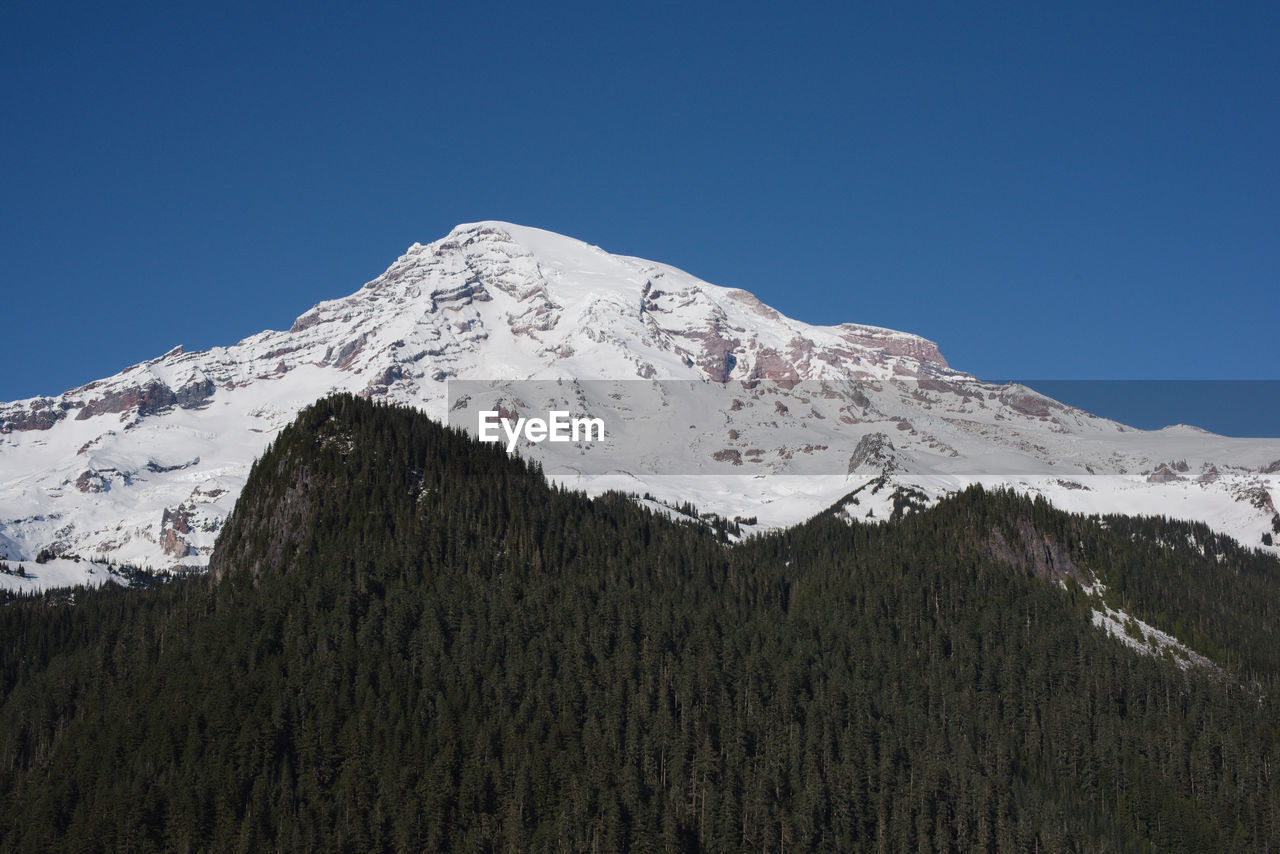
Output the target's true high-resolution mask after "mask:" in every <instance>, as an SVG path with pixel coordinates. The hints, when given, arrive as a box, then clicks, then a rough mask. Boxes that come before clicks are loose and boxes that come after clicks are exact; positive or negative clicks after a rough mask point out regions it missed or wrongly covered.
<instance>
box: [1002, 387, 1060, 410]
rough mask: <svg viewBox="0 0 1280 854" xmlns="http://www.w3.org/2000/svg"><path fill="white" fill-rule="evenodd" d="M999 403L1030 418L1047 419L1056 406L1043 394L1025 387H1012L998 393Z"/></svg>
mask: <svg viewBox="0 0 1280 854" xmlns="http://www.w3.org/2000/svg"><path fill="white" fill-rule="evenodd" d="M1000 402H1001V403H1003V404H1004V405H1005V406H1007V407H1009V408H1010V409H1012V410H1014V411H1016V412H1021V413H1022V414H1023V415H1030V416H1031V417H1032V418H1048V417H1050V416H1051V415H1052V414H1053V407H1054V406H1056V405H1057V404H1056V403H1055V402H1054V401H1053V400H1050V399H1049V398H1047V397H1045V396H1044V395H1043V394H1040V393H1038V392H1035V391H1032V390H1031V389H1029V388H1026V387H1025V386H1020V385H1012V386H1009V387H1007V388H1005V389H1002V390H1001V391H1000Z"/></svg>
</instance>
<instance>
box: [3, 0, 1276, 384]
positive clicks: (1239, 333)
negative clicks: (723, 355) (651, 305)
mask: <svg viewBox="0 0 1280 854" xmlns="http://www.w3.org/2000/svg"><path fill="white" fill-rule="evenodd" d="M1278 44H1280V4H1276V3H1274V2H1266V3H1255V4H1243V3H1226V4H1218V5H1217V6H1215V7H1213V8H1211V7H1210V5H1209V4H1205V3H1194V4H1180V3H1170V2H1159V3H1150V4H1143V5H1134V4H1128V3H1112V2H1106V3H1071V4H1065V3H1064V4H1055V5H1054V8H1050V4H1041V3H1026V2H1017V3H1007V4H993V3H967V4H959V3H912V2H906V3H902V2H895V3H887V2H886V3H877V4H862V3H852V4H851V3H842V4H829V5H828V4H823V5H793V4H779V3H769V4H753V3H735V4H724V5H712V4H697V3H694V4H689V3H670V4H641V3H637V4H626V5H623V4H606V3H589V4H587V3H584V4H574V5H570V4H541V3H520V4H502V3H486V4H463V3H452V4H429V3H415V4H404V5H396V4H349V5H339V4H332V3H325V2H310V3H297V4H262V3H254V4H228V5H224V4H213V3H205V4H193V3H180V4H172V5H170V4H158V3H151V4H147V3H143V4H123V3H85V4H59V3H50V2H27V1H26V0H10V2H7V3H5V4H4V5H3V7H0V126H2V127H3V130H0V156H2V158H3V164H4V166H3V169H2V170H0V201H2V202H3V204H0V283H2V284H0V287H2V288H3V291H2V294H3V305H2V308H0V312H2V313H0V318H3V330H4V338H5V346H4V347H3V355H0V399H2V400H8V399H14V398H18V397H25V396H30V395H35V394H50V393H57V392H60V391H62V390H63V389H65V388H68V387H70V386H74V385H78V384H81V383H84V382H87V381H89V380H92V379H95V378H97V377H100V376H105V375H108V374H111V373H114V372H115V371H117V370H119V369H120V368H122V367H124V366H125V365H128V364H131V363H133V362H137V361H140V360H143V359H146V358H150V357H153V356H156V355H159V354H160V353H163V352H164V351H165V350H167V349H168V348H169V347H171V346H173V345H175V344H183V345H185V346H187V347H188V348H189V349H194V348H204V347H208V346H212V345H215V344H229V343H233V342H235V341H237V340H239V339H240V338H242V337H244V336H246V335H249V334H252V333H254V332H257V331H259V330H261V329H265V328H277V329H278V328H285V327H288V325H289V324H290V323H291V322H292V320H293V318H294V317H296V316H297V315H299V314H301V313H302V312H303V311H305V310H306V309H307V308H308V307H310V306H311V305H312V304H314V303H315V302H317V301H319V300H321V299H327V298H333V297H337V296H341V295H344V294H347V293H349V292H351V291H353V290H355V289H356V288H357V287H359V286H360V285H361V284H362V283H363V282H365V281H367V280H369V279H371V278H373V277H375V276H376V275H378V274H379V273H380V272H381V271H382V270H383V269H384V268H385V267H386V266H387V265H389V264H390V263H391V262H392V261H393V260H394V259H395V258H396V256H398V255H399V254H400V253H401V252H402V251H403V250H404V249H405V247H406V246H408V245H409V244H410V243H412V242H413V241H422V242H427V241H430V240H433V239H435V238H437V237H440V236H441V235H443V234H444V233H446V232H447V231H448V230H449V229H450V228H451V227H452V226H453V225H455V224H456V223H458V222H467V221H473V220H477V219H506V220H511V221H514V222H519V223H524V224H528V225H534V226H539V227H542V228H549V229H552V230H555V231H560V232H564V233H566V234H570V235H573V236H576V237H580V238H583V239H585V240H588V241H590V242H592V243H596V244H598V245H600V246H602V247H604V248H606V249H608V250H610V251H613V252H622V253H627V254H634V255H641V256H645V257H648V258H653V259H656V260H661V261H665V262H668V263H672V264H675V265H676V266H679V267H682V268H684V269H687V270H689V271H690V272H692V273H695V274H697V275H699V276H702V277H703V278H705V279H708V280H710V281H712V282H715V283H717V284H724V285H734V286H739V287H743V288H746V289H748V290H750V291H753V292H755V293H756V294H757V295H759V296H760V297H761V298H762V299H763V300H765V301H766V302H768V303H770V304H772V305H774V306H775V307H777V308H779V309H780V310H782V311H783V312H785V313H787V314H790V315H792V316H795V317H798V318H801V319H803V320H806V321H810V322H817V323H838V322H841V321H856V322H862V323H870V324H877V325H882V326H889V327H893V328H897V329H903V330H907V331H911V332H916V333H919V334H921V335H925V336H927V337H929V338H932V339H934V340H936V341H938V342H939V344H940V346H941V348H942V351H943V353H944V354H945V355H946V356H947V357H948V358H949V359H950V360H951V363H952V364H953V366H955V367H957V368H960V369H963V370H967V371H970V372H973V373H976V374H978V375H979V376H983V377H988V378H991V377H1009V376H1021V377H1037V378H1064V379H1081V378H1088V379H1093V378H1107V379H1113V378H1123V379H1134V378H1139V379H1188V378H1195V379H1203V378H1207V379H1277V378H1280V347H1278V346H1277V329H1280V295H1278V292H1280V287H1277V285H1278V284H1280V49H1278V48H1277V45H1278Z"/></svg>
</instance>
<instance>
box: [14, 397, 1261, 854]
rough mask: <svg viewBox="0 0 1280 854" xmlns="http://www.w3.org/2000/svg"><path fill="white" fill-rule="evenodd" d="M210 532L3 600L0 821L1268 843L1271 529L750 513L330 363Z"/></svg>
mask: <svg viewBox="0 0 1280 854" xmlns="http://www.w3.org/2000/svg"><path fill="white" fill-rule="evenodd" d="M1041 550H1043V552H1042V551H1041ZM1202 553H1203V554H1202ZM1045 555H1048V556H1049V558H1051V559H1052V560H1048V559H1047V558H1046V557H1045ZM1047 560H1048V563H1047V562H1046V561H1047ZM1049 563H1052V564H1053V566H1054V569H1052V571H1046V569H1045V568H1046V566H1048V564H1049ZM1068 565H1070V566H1071V567H1074V568H1075V571H1078V573H1079V574H1080V575H1081V577H1093V576H1094V575H1096V578H1097V579H1098V580H1101V581H1103V582H1104V583H1105V584H1106V587H1107V591H1108V592H1107V594H1106V595H1107V596H1108V597H1110V601H1111V604H1112V606H1113V607H1117V606H1119V607H1123V608H1125V609H1126V610H1127V611H1129V612H1130V613H1132V614H1134V615H1137V616H1140V617H1143V618H1145V619H1148V620H1149V621H1151V622H1153V623H1155V624H1157V625H1161V626H1162V627H1165V628H1166V629H1169V630H1171V631H1174V632H1175V633H1176V634H1177V635H1178V636H1179V637H1180V638H1181V639H1182V640H1183V641H1185V642H1187V643H1189V644H1190V645H1191V646H1192V647H1194V648H1195V649H1197V650H1198V651H1199V652H1201V653H1204V654H1205V655H1207V656H1209V657H1210V658H1212V659H1213V660H1214V661H1216V662H1217V663H1218V665H1219V667H1217V668H1211V667H1191V668H1188V669H1185V670H1184V669H1183V668H1182V667H1180V666H1179V665H1178V664H1177V663H1176V662H1174V661H1172V660H1169V659H1167V658H1162V657H1159V656H1147V655H1142V654H1139V653H1137V652H1135V651H1134V650H1132V649H1129V648H1127V647H1125V646H1123V645H1122V644H1121V643H1119V642H1118V641H1116V640H1114V639H1111V638H1109V637H1107V636H1106V635H1105V634H1103V633H1102V632H1101V631H1099V630H1098V629H1096V628H1094V627H1093V626H1092V623H1091V614H1092V611H1093V609H1094V608H1095V607H1099V603H1098V602H1097V601H1096V600H1095V599H1092V598H1091V597H1090V596H1089V594H1088V593H1087V591H1086V590H1085V589H1083V588H1082V587H1081V585H1080V584H1079V583H1077V581H1076V577H1075V574H1073V571H1065V570H1063V567H1066V566H1068ZM213 570H214V572H213V573H212V574H211V576H210V577H208V578H191V579H187V580H181V581H175V582H173V583H171V584H168V585H165V586H162V587H160V588H158V589H153V590H132V591H130V590H118V589H114V590H112V589H104V590H100V591H92V592H77V593H76V594H75V596H74V599H69V598H68V597H67V596H66V595H49V596H45V597H41V598H38V599H22V600H15V601H12V602H10V603H9V604H8V605H7V606H5V607H3V608H0V638H2V639H3V646H2V648H0V693H2V697H3V702H0V768H3V773H2V774H0V848H3V849H5V850H15V851H16V850H22V851H79V850H83V851H90V850H128V851H161V850H166V851H272V850H283V851H317V850H325V851H353V852H355V851H446V850H453V851H485V850H489V851H624V850H630V851H699V850H706V851H782V850H794V851H802V850H803V851H841V850H844V851H895V852H896V851H912V852H915V851H947V850H950V851H993V852H994V851H1142V850H1149V851H1209V850H1233V851H1234V850H1238V851H1246V850H1256V851H1266V850H1275V849H1277V848H1278V847H1280V798H1278V797H1277V782H1276V781H1274V780H1273V768H1276V767H1277V766H1278V765H1280V716H1278V715H1277V712H1276V705H1275V698H1276V696H1277V693H1276V688H1277V687H1280V686H1278V684H1277V677H1280V650H1278V649H1277V644H1276V642H1275V636H1274V629H1273V626H1274V623H1275V616H1276V608H1277V604H1278V603H1280V587H1278V584H1277V582H1278V580H1280V579H1278V578H1277V575H1278V574H1280V567H1278V566H1277V564H1276V562H1275V561H1274V560H1270V559H1267V558H1263V557H1259V556H1257V555H1256V554H1253V553H1249V552H1246V551H1244V550H1241V549H1239V548H1238V547H1235V546H1233V545H1232V544H1230V543H1227V542H1221V541H1218V540H1216V539H1213V538H1212V537H1210V536H1209V535H1208V534H1207V533H1205V532H1204V531H1201V530H1200V529H1195V528H1190V527H1187V526H1179V525H1174V524H1171V523H1167V522H1159V521H1134V520H1123V519H1111V520H1107V524H1106V525H1105V526H1103V525H1099V524H1098V523H1097V522H1095V521H1092V520H1086V519H1082V518H1078V517H1072V516H1068V515H1066V514H1063V513H1060V512H1057V511H1054V510H1052V509H1051V508H1049V507H1047V506H1046V505H1044V504H1043V503H1035V502H1032V501H1030V500H1028V499H1025V498H1020V497H1016V496H1012V495H1009V494H1003V493H1001V494H989V493H984V492H982V491H980V490H972V491H969V492H966V493H963V494H961V495H959V496H956V497H954V498H952V499H949V500H947V501H945V502H943V503H942V504H941V505H939V506H937V507H935V508H933V509H931V510H929V511H926V512H923V513H920V514H917V515H912V516H908V517H907V518H905V519H903V520H901V521H899V522H896V523H894V524H892V525H884V526H876V527H862V526H852V527H851V526H849V525H847V524H845V523H843V522H841V521H839V520H837V519H834V518H830V517H825V518H818V519H815V520H813V521H812V522H810V523H808V524H807V525H804V526H801V527H799V528H797V529H794V530H792V531H788V532H784V533H779V534H776V535H770V536H767V537H762V538H759V539H755V540H751V541H749V542H747V543H745V544H742V545H737V546H730V545H726V544H725V543H724V542H722V541H721V539H720V538H718V537H717V536H716V535H715V534H714V532H710V531H707V530H706V529H703V528H700V527H696V526H691V525H682V524H677V523H675V522H672V521H669V520H667V519H665V518H663V517H659V516H655V515H654V514H653V513H651V512H649V511H647V510H645V509H643V508H641V507H640V506H638V505H636V504H635V503H633V502H631V501H630V500H628V499H626V498H624V497H622V496H605V497H603V498H600V499H597V500H594V501H593V500H589V499H587V498H585V497H583V496H581V495H579V494H575V493H569V492H565V491H562V490H556V489H552V488H549V487H548V486H547V485H546V482H545V480H544V479H543V478H542V477H541V475H540V473H539V472H538V471H536V470H535V469H531V468H530V467H528V466H526V465H525V464H523V463H521V462H519V461H513V460H510V459H508V458H506V457H505V456H504V455H503V454H502V453H501V451H499V450H497V449H496V448H494V447H493V446H487V445H479V444H475V443H473V442H471V441H469V440H468V439H467V438H466V437H465V436H462V435H460V434H458V433H455V432H451V431H449V430H447V429H445V428H442V427H440V426H439V425H436V424H434V423H432V422H431V421H429V420H428V419H427V418H426V417H425V416H423V415H422V414H420V413H417V412H414V411H410V410H406V409H399V408H393V407H385V406H377V405H374V404H371V403H368V402H366V401H363V400H360V399H358V398H354V397H350V396H338V397H333V398H329V399H326V400H323V401H321V402H320V403H318V404H316V405H315V406H314V407H312V408H310V409H308V410H307V411H305V412H304V413H303V414H302V415H300V416H299V418H298V420H297V422H296V423H295V424H294V425H293V426H291V427H289V428H288V429H286V430H285V431H284V432H283V433H281V435H280V436H279V438H278V439H277V440H276V441H275V442H274V443H273V445H272V446H271V448H270V449H269V450H268V451H267V453H266V454H265V455H264V456H263V458H262V459H261V460H260V461H259V462H258V463H257V464H256V465H255V467H254V470H253V473H252V475H251V477H250V479H249V483H248V485H247V486H246V488H245V490H244V493H243V495H242V496H241V498H240V501H239V504H238V505H237V507H236V510H235V513H234V515H233V517H232V519H231V520H230V521H229V523H228V525H227V526H226V529H225V531H224V532H223V534H222V538H221V540H220V541H219V544H218V548H217V552H216V554H215V559H214V563H213Z"/></svg>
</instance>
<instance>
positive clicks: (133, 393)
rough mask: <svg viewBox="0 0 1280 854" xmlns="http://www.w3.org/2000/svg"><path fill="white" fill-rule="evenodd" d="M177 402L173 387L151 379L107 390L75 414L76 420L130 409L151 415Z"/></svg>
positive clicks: (140, 413) (129, 410)
mask: <svg viewBox="0 0 1280 854" xmlns="http://www.w3.org/2000/svg"><path fill="white" fill-rule="evenodd" d="M177 402H178V396H177V395H176V394H174V393H173V389H171V388H169V387H168V386H167V385H165V384H164V383H162V382H160V381H159V380H153V381H152V382H149V383H147V384H146V385H141V386H134V387H132V388H124V389H120V390H118V391H110V392H107V393H106V394H104V395H103V396H102V397H100V398H97V399H96V400H93V401H91V402H90V403H88V404H86V405H85V407H84V408H83V409H81V410H80V413H79V414H78V415H76V420H77V421H84V420H85V419H87V418H92V417H94V416H95V415H103V414H108V413H116V412H131V411H136V412H137V413H138V414H139V415H152V414H154V413H157V412H161V411H163V410H165V409H168V408H169V407H171V406H173V405H174V404H176V403H177Z"/></svg>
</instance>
